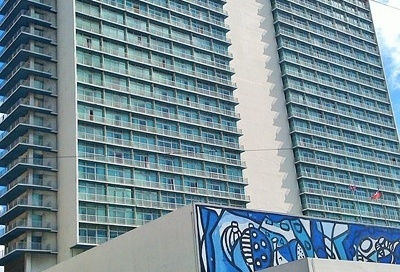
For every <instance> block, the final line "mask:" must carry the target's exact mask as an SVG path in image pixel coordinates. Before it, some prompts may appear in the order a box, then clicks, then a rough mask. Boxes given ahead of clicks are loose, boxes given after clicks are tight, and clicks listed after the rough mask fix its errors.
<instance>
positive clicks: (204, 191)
mask: <svg viewBox="0 0 400 272" xmlns="http://www.w3.org/2000/svg"><path fill="white" fill-rule="evenodd" d="M82 177H83V178H86V179H92V180H96V181H99V180H98V179H97V178H96V179H94V178H95V176H92V174H85V173H81V174H80V178H82ZM98 178H102V179H103V180H100V181H102V182H106V183H110V182H109V180H108V177H107V180H106V181H104V176H103V177H98ZM110 178H111V180H112V177H110ZM116 179H118V181H117V182H118V183H120V184H124V185H131V186H133V187H135V188H136V187H139V188H145V189H156V190H165V191H172V192H178V193H185V194H195V195H203V196H205V197H207V196H208V197H218V198H226V199H231V200H236V201H246V202H249V201H250V197H249V196H248V195H245V194H243V193H234V192H228V191H219V190H212V189H208V188H200V187H191V186H185V185H178V184H166V183H161V182H155V181H147V180H140V179H139V180H137V179H131V180H130V179H128V178H116ZM111 183H115V182H113V181H111ZM81 194H82V195H81ZM80 199H82V200H91V201H100V202H107V201H109V202H110V203H117V204H123V205H135V200H136V199H137V198H130V197H117V196H107V195H97V194H96V195H92V194H87V193H80Z"/></svg>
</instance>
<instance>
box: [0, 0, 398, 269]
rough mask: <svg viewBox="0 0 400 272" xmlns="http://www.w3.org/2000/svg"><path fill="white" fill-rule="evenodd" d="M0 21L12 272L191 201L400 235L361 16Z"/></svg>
mask: <svg viewBox="0 0 400 272" xmlns="http://www.w3.org/2000/svg"><path fill="white" fill-rule="evenodd" d="M0 14H2V15H3V18H2V19H1V22H0V28H1V30H3V31H4V32H3V33H2V35H1V36H0V46H2V50H1V52H0V61H1V62H2V63H3V66H2V68H1V70H0V79H2V80H3V81H2V83H0V84H1V85H0V95H1V96H2V100H1V104H0V112H1V113H3V117H2V120H1V122H0V130H1V131H2V134H1V135H0V148H1V149H3V152H2V153H1V155H0V164H1V167H3V170H2V172H1V173H0V185H1V186H4V190H3V191H2V192H1V194H0V203H1V204H3V205H5V206H4V208H3V209H2V210H1V212H0V223H1V224H4V225H5V228H4V231H3V233H2V235H1V236H0V244H4V245H5V250H4V252H3V255H2V256H1V258H0V265H5V270H6V272H7V271H41V270H43V269H45V268H47V267H49V266H52V265H54V264H55V263H56V262H59V261H62V260H65V259H68V258H70V257H72V256H74V255H76V254H79V253H80V252H82V251H84V250H86V249H88V248H90V247H92V246H94V245H96V244H99V243H102V242H105V241H106V240H108V239H111V238H113V237H116V236H118V235H120V234H122V233H124V232H126V231H129V230H131V229H133V228H135V227H137V226H140V225H142V224H144V223H146V222H148V221H149V220H153V219H155V218H157V217H159V216H162V215H163V214H165V213H168V212H170V211H172V210H173V209H176V208H178V207H180V206H183V205H185V204H188V203H191V202H207V203H212V204H221V205H229V206H235V207H245V206H246V204H248V203H249V201H250V200H251V202H250V204H249V206H250V207H253V208H262V209H269V210H273V211H280V212H288V213H293V214H299V213H303V214H305V215H309V216H317V217H326V218H333V219H342V220H347V221H356V222H363V223H373V224H379V225H391V226H399V224H400V223H399V222H400V215H399V214H398V209H399V201H400V189H399V187H400V176H399V173H400V154H399V152H398V138H397V133H396V128H395V124H394V118H393V114H392V110H391V105H390V100H389V97H388V92H387V89H386V84H385V79H384V74H383V70H382V64H381V60H380V56H379V52H378V47H377V43H376V37H375V33H374V29H373V23H372V19H371V14H370V10H369V4H368V2H366V1H364V0H229V1H225V0H4V1H3V2H2V4H1V6H0ZM227 24H229V25H230V26H229V27H228V25H227ZM233 68H234V69H235V70H233ZM236 84H237V85H236ZM238 113H240V114H241V115H240V117H239V114H238ZM241 129H242V130H241ZM242 134H243V136H242V137H240V136H241V135H242ZM241 144H244V146H245V148H246V152H244V153H242V152H243V151H244V148H243V146H242V145H241ZM242 159H243V160H244V161H246V162H247V168H245V165H244V163H243V161H242ZM246 178H248V180H249V185H248V187H247V188H248V189H247V191H246V192H245V187H246V185H247V179H246ZM375 193H378V194H377V196H379V197H375V198H376V199H375V200H373V199H371V196H372V195H373V194H375ZM248 195H250V196H251V199H249V197H248Z"/></svg>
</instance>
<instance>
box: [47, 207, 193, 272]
mask: <svg viewBox="0 0 400 272" xmlns="http://www.w3.org/2000/svg"><path fill="white" fill-rule="evenodd" d="M197 256H198V253H197V247H196V242H195V235H194V224H193V207H192V206H190V205H189V206H186V207H184V208H182V209H179V210H177V211H175V212H173V213H172V214H168V215H166V216H163V217H161V218H159V219H157V220H155V221H152V222H150V223H148V224H146V225H144V226H143V227H140V228H137V229H134V230H132V231H130V232H127V233H125V234H123V235H121V236H119V237H117V238H115V239H113V240H111V241H109V242H106V243H104V244H102V245H100V246H98V247H95V248H93V249H90V250H88V251H86V252H84V253H82V254H80V255H78V256H75V257H74V258H72V259H69V260H67V261H65V262H62V263H60V264H58V265H56V266H54V267H52V268H50V269H48V270H45V271H46V272H69V271H71V272H76V271H85V272H110V271H118V272H132V271H140V272H154V271H163V272H168V271H171V272H180V271H181V272H188V271H190V272H192V271H193V272H196V271H199V270H198V267H199V265H198V257H197Z"/></svg>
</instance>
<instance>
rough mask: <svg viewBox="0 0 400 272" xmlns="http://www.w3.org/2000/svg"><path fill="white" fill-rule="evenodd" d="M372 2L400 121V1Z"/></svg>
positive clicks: (383, 0)
mask: <svg viewBox="0 0 400 272" xmlns="http://www.w3.org/2000/svg"><path fill="white" fill-rule="evenodd" d="M380 2H382V3H384V4H379V3H377V2H375V1H372V0H370V5H371V10H372V17H373V20H374V25H375V30H376V32H377V37H378V43H379V48H380V51H381V54H382V58H383V61H384V67H385V73H386V78H387V81H388V86H389V90H390V92H391V98H392V102H393V108H394V111H395V115H397V116H398V117H397V119H398V120H399V121H400V107H399V104H400V27H399V26H400V1H399V0H380Z"/></svg>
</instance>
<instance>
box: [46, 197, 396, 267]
mask: <svg viewBox="0 0 400 272" xmlns="http://www.w3.org/2000/svg"><path fill="white" fill-rule="evenodd" d="M399 263H400V230H399V229H394V228H384V227H376V226H369V225H360V224H351V223H344V222H334V221H324V220H320V219H311V218H304V217H295V216H290V215H284V214H276V213H270V212H262V211H254V210H247V209H236V208H227V207H217V206H205V205H191V206H187V207H184V208H182V209H179V210H177V211H175V212H173V213H171V214H168V215H166V216H164V217H161V218H159V219H157V220H155V221H152V222H150V223H148V224H146V225H145V226H143V227H140V228H137V229H134V230H132V231H130V232H128V233H125V234H123V235H121V236H120V237H117V238H115V239H113V240H111V241H109V242H106V243H104V244H102V245H100V246H98V247H96V248H93V249H90V250H88V251H86V252H84V253H82V254H79V255H77V256H75V257H73V258H72V259H69V260H67V261H64V262H61V263H60V264H58V265H56V266H54V267H52V268H50V269H48V270H46V272H60V271H62V272H68V271H85V272H92V271H93V272H99V271H100V272H101V271H104V272H106V271H118V272H125V271H126V272H128V271H129V272H131V271H141V272H142V271H143V272H144V271H163V272H168V271H171V272H179V271H182V272H188V271H194V272H197V271H198V272H200V271H207V272H224V271H227V272H232V271H241V272H243V271H249V272H250V271H266V272H267V271H268V272H269V271H271V272H275V271H276V272H278V271H279V272H280V271H290V272H292V271H296V272H303V271H304V272H306V271H313V272H325V271H352V272H356V271H363V272H365V271H371V272H376V271H386V272H387V271H390V272H392V271H393V272H394V271H400V266H399V265H396V264H399Z"/></svg>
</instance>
